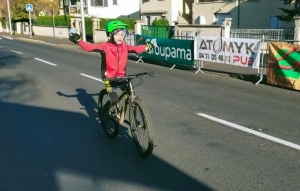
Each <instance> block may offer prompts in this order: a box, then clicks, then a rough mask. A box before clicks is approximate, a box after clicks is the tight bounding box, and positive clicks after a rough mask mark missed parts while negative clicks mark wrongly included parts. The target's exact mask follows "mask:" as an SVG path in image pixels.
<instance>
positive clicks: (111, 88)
mask: <svg viewBox="0 0 300 191" xmlns="http://www.w3.org/2000/svg"><path fill="white" fill-rule="evenodd" d="M126 33H127V24H125V23H123V22H121V21H119V20H113V21H110V22H109V23H108V24H107V25H106V35H107V37H109V40H108V42H105V43H96V44H91V43H87V42H84V41H83V40H81V36H80V35H79V34H77V33H75V34H74V33H71V32H70V40H71V41H73V42H74V43H75V44H78V45H79V46H81V47H82V48H83V49H84V50H85V51H87V52H90V51H95V50H100V51H101V53H102V56H101V58H102V64H101V75H102V79H104V78H114V77H118V76H125V75H126V66H127V60H128V52H136V53H138V54H139V53H142V52H146V51H148V52H149V51H151V50H152V49H153V47H154V45H153V44H152V43H151V42H147V43H146V44H145V45H139V46H132V45H128V44H125V43H124V38H125V35H126ZM118 85H119V84H118V83H115V82H112V81H108V80H105V87H106V90H107V92H109V96H110V99H111V102H112V103H111V104H112V105H114V104H116V103H117V101H118V100H117V98H118V97H117V93H116V92H115V90H116V88H117V86H118Z"/></svg>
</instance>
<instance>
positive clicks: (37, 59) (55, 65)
mask: <svg viewBox="0 0 300 191" xmlns="http://www.w3.org/2000/svg"><path fill="white" fill-rule="evenodd" d="M34 59H35V60H38V61H40V62H44V63H46V64H49V65H52V66H56V64H53V63H51V62H48V61H45V60H42V59H39V58H34Z"/></svg>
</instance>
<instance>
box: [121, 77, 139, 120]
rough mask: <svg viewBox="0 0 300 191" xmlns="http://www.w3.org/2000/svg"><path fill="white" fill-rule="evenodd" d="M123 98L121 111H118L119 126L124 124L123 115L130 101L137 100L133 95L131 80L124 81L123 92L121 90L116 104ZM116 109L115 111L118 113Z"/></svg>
mask: <svg viewBox="0 0 300 191" xmlns="http://www.w3.org/2000/svg"><path fill="white" fill-rule="evenodd" d="M124 97H125V101H124V105H123V106H122V107H121V108H122V110H121V111H120V119H119V123H120V124H122V123H124V118H125V113H126V110H127V106H128V104H129V103H130V102H131V100H133V99H136V98H137V95H136V94H135V91H134V87H133V85H132V82H131V79H126V80H125V88H124V90H122V93H121V94H120V95H119V99H118V103H120V101H121V100H122V99H123V98H124ZM118 109H119V108H118ZM118 109H117V111H119V110H118Z"/></svg>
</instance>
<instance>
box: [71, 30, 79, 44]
mask: <svg viewBox="0 0 300 191" xmlns="http://www.w3.org/2000/svg"><path fill="white" fill-rule="evenodd" d="M70 40H71V41H72V42H74V43H75V44H78V42H79V41H80V40H81V36H80V35H79V34H77V33H71V34H70Z"/></svg>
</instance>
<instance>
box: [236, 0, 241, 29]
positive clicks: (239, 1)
mask: <svg viewBox="0 0 300 191" xmlns="http://www.w3.org/2000/svg"><path fill="white" fill-rule="evenodd" d="M240 16H241V0H238V20H237V26H238V28H240Z"/></svg>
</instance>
